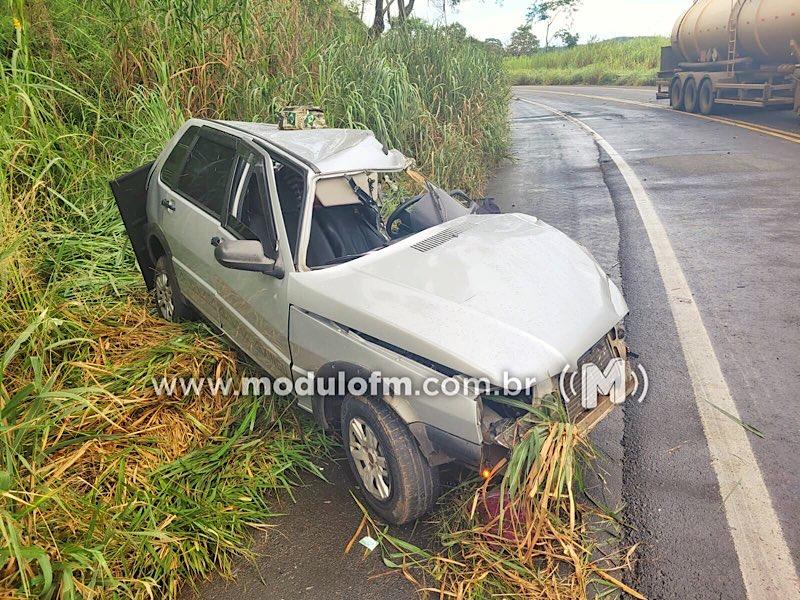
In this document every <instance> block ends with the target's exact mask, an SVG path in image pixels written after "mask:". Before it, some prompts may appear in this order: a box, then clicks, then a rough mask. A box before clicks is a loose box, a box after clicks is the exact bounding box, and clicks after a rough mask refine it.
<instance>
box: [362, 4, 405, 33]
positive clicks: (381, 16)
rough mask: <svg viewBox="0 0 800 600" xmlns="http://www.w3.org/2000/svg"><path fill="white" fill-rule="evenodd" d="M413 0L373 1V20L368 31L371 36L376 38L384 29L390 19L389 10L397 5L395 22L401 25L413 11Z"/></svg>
mask: <svg viewBox="0 0 800 600" xmlns="http://www.w3.org/2000/svg"><path fill="white" fill-rule="evenodd" d="M414 2H415V0H408V2H406V1H405V0H375V18H374V19H373V20H372V27H371V28H370V31H371V32H372V35H375V36H378V35H380V34H382V33H383V31H384V29H386V21H387V20H388V19H390V18H391V17H392V14H391V12H390V11H391V8H392V6H393V5H395V4H396V5H397V16H396V18H397V20H398V21H399V22H400V23H403V22H404V21H405V20H406V19H407V18H408V17H409V16H410V15H411V11H412V10H414Z"/></svg>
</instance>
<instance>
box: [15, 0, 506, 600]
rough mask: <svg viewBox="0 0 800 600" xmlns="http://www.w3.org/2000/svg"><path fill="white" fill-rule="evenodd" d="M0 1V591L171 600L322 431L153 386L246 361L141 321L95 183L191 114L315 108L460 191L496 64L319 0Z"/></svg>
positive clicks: (502, 134)
mask: <svg viewBox="0 0 800 600" xmlns="http://www.w3.org/2000/svg"><path fill="white" fill-rule="evenodd" d="M5 3H6V6H7V8H8V10H6V11H4V15H5V16H3V17H0V19H6V21H4V22H2V23H0V32H2V33H1V34H0V35H2V36H3V37H0V161H1V162H2V164H3V172H2V175H0V452H1V458H0V460H1V461H2V462H0V556H1V557H2V560H0V565H1V566H0V596H3V597H7V596H12V595H17V596H32V597H42V598H56V597H58V598H73V597H78V596H82V597H94V598H107V597H132V598H145V597H147V598H153V597H156V598H161V597H172V596H174V595H175V593H176V590H177V589H178V586H179V584H180V582H181V581H182V580H184V579H186V578H189V577H192V576H202V575H205V574H208V573H209V572H210V571H211V570H213V569H215V568H221V569H222V570H223V571H228V572H229V568H230V560H231V558H232V557H233V556H235V555H241V554H246V552H247V551H246V547H247V540H248V528H249V526H263V525H264V524H265V523H266V522H268V520H269V518H270V516H271V513H270V509H269V496H270V493H271V492H272V491H273V490H274V491H278V490H285V489H290V488H291V486H292V485H294V484H296V483H297V482H298V479H299V477H300V476H301V474H302V472H311V473H317V471H316V468H315V466H314V462H313V459H314V457H315V456H319V455H320V453H324V452H325V449H326V442H325V441H324V440H323V439H322V438H321V437H320V436H319V435H317V434H316V433H313V432H308V431H305V429H304V428H303V427H302V426H301V424H300V423H298V422H297V420H296V418H295V417H294V416H293V412H291V411H288V410H287V407H286V406H284V405H281V404H279V403H276V402H275V401H273V400H271V399H268V398H237V399H235V400H234V399H231V398H224V397H220V396H219V395H214V394H211V393H204V394H202V395H200V396H187V397H186V398H183V397H180V396H173V397H163V396H162V397H158V396H156V394H155V392H154V391H153V389H152V386H151V383H150V382H151V379H152V378H153V377H160V376H162V375H165V374H166V375H175V376H206V377H208V376H222V377H224V376H226V375H231V376H234V375H235V374H236V372H237V370H240V369H241V368H243V367H242V365H239V364H237V362H236V361H235V359H234V355H233V354H232V352H231V351H230V350H229V349H227V348H226V347H225V345H224V343H223V342H222V341H221V340H220V339H218V338H216V337H214V336H213V335H212V334H211V333H210V332H209V331H208V330H207V329H206V328H205V327H204V326H203V325H173V324H169V323H164V322H163V321H161V320H159V319H157V318H156V317H154V316H153V314H152V312H151V310H150V308H149V305H148V302H147V298H146V297H145V294H144V290H143V285H142V283H141V281H140V280H141V276H140V275H139V274H138V272H137V268H136V266H135V263H134V260H133V255H132V252H131V249H130V245H129V243H128V241H127V238H126V235H125V231H124V228H123V225H122V222H121V220H120V218H119V215H118V213H117V210H116V207H115V205H114V202H113V199H112V196H111V194H110V191H109V189H108V181H109V180H110V179H112V178H114V177H116V176H118V175H120V174H122V173H124V172H126V171H128V170H130V169H132V168H134V167H136V166H138V165H140V164H143V163H144V162H146V161H149V160H152V159H153V158H154V157H155V156H156V155H157V153H158V151H159V149H160V148H161V147H162V145H163V143H164V141H165V140H166V139H167V138H168V137H169V136H170V135H171V134H172V133H173V132H174V130H175V128H176V127H177V126H178V125H179V123H180V122H182V121H183V120H184V119H185V118H187V117H188V116H191V115H195V116H206V117H216V118H235V119H245V120H248V119H250V120H273V119H274V117H275V113H276V109H278V108H279V107H280V106H282V105H286V104H293V103H313V104H321V105H323V106H325V107H326V110H327V116H328V120H329V122H330V123H331V124H332V125H335V126H336V125H338V126H354V127H363V126H367V127H370V128H372V129H373V130H374V131H375V132H376V133H377V135H378V136H379V137H380V138H381V139H382V140H384V141H386V142H387V143H388V144H389V145H391V146H394V147H398V148H400V149H402V150H403V151H405V152H406V153H407V154H409V155H412V156H415V157H416V158H417V159H418V162H419V164H420V169H421V170H423V171H425V172H427V173H430V174H431V175H432V176H433V177H435V178H436V179H438V180H440V181H442V182H443V183H444V184H445V185H450V186H454V185H458V186H460V187H461V186H463V187H467V188H472V189H474V190H478V189H479V188H480V187H481V186H482V185H483V183H484V181H485V179H486V176H487V173H488V170H489V168H490V166H491V163H492V162H493V161H494V160H497V159H498V158H499V157H501V156H502V155H503V154H504V152H505V144H506V128H507V125H506V101H507V94H508V91H507V86H506V80H505V77H504V75H503V73H502V71H501V69H500V59H499V58H497V57H495V56H493V55H490V54H489V53H487V52H486V51H485V50H483V49H482V48H480V47H478V46H477V45H474V44H467V43H465V42H463V41H460V40H458V39H455V38H454V37H453V36H451V35H449V34H444V33H441V32H437V31H435V30H432V29H429V28H425V27H421V26H419V25H418V24H417V25H413V26H412V24H411V23H409V24H408V26H407V27H404V28H402V30H393V31H390V32H389V33H388V34H386V35H385V36H383V37H381V38H380V39H377V40H372V39H370V38H369V37H368V36H367V33H366V31H365V28H364V27H363V26H362V25H361V24H360V23H359V22H358V20H357V19H355V18H353V17H352V16H351V15H350V14H349V13H347V12H346V11H345V10H344V9H342V8H341V6H340V5H339V3H338V2H336V1H335V0H309V1H308V2H303V3H302V4H301V3H297V2H291V1H289V0H261V1H259V2H257V3H255V2H248V1H247V0H195V1H193V2H183V1H177V2H176V1H174V0H170V1H167V0H105V1H100V0H51V1H47V2H45V1H44V0H31V1H30V2H24V1H23V0H5ZM12 19H13V21H12ZM244 368H247V367H246V366H244ZM317 474H318V473H317Z"/></svg>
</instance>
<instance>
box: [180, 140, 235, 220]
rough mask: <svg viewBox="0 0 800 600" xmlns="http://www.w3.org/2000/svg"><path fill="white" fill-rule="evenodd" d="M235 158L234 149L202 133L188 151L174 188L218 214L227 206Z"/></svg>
mask: <svg viewBox="0 0 800 600" xmlns="http://www.w3.org/2000/svg"><path fill="white" fill-rule="evenodd" d="M170 158H171V155H170ZM235 158H236V150H235V149H234V148H232V147H228V146H226V145H224V144H221V143H219V142H216V141H214V140H211V139H208V138H207V137H205V136H203V135H201V136H200V137H199V138H198V139H197V141H196V142H195V144H194V146H193V147H192V148H191V150H190V151H189V155H188V157H187V159H186V164H185V165H184V167H183V169H182V170H181V172H180V175H179V176H178V179H177V182H176V184H175V186H173V187H174V188H175V189H176V190H177V191H178V192H180V193H182V194H184V195H186V196H188V197H189V198H191V199H192V200H194V201H195V202H196V203H197V204H199V205H200V206H201V207H203V208H205V209H206V210H208V211H209V212H210V213H212V214H214V215H216V216H219V215H220V214H222V211H223V207H224V206H225V192H226V190H227V189H228V179H229V178H230V174H231V170H232V169H233V165H234V161H235Z"/></svg>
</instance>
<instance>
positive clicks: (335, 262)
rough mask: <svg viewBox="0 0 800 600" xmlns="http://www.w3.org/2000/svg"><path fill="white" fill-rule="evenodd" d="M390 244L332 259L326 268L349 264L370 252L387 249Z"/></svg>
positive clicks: (326, 264)
mask: <svg viewBox="0 0 800 600" xmlns="http://www.w3.org/2000/svg"><path fill="white" fill-rule="evenodd" d="M388 245H389V244H381V245H380V246H376V247H375V248H372V249H371V250H365V251H364V252H356V253H355V254H343V255H342V256H337V257H336V258H332V259H330V260H329V261H327V262H326V263H325V265H324V266H326V267H327V266H328V265H338V264H339V263H343V262H347V261H348V260H353V259H354V258H360V257H362V256H364V255H366V254H369V253H370V252H375V251H376V250H380V249H382V248H386V246H388Z"/></svg>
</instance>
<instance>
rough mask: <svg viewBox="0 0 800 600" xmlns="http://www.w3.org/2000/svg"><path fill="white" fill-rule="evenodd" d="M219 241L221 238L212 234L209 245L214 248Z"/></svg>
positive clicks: (220, 241)
mask: <svg viewBox="0 0 800 600" xmlns="http://www.w3.org/2000/svg"><path fill="white" fill-rule="evenodd" d="M221 243H222V240H221V239H219V238H218V237H217V236H214V237H212V238H211V245H212V246H214V248H216V247H217V246H219V245H220V244H221Z"/></svg>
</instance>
